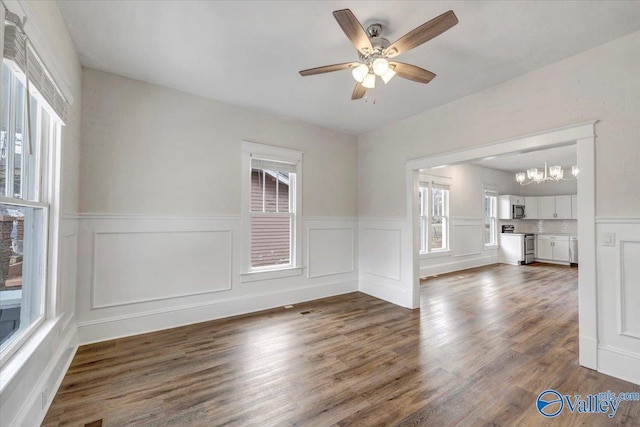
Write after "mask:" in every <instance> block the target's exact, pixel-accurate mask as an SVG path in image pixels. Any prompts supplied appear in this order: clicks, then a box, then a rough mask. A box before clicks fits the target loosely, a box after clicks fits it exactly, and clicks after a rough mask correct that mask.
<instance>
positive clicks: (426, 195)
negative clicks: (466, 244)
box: [418, 182, 449, 253]
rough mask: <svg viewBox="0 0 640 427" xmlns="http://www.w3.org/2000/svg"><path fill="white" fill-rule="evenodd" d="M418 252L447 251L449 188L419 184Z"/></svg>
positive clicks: (432, 184)
mask: <svg viewBox="0 0 640 427" xmlns="http://www.w3.org/2000/svg"><path fill="white" fill-rule="evenodd" d="M418 202H419V205H420V252H421V253H430V252H442V251H446V250H448V249H449V186H448V185H443V184H437V183H435V182H429V183H426V182H422V183H420V189H419V196H418Z"/></svg>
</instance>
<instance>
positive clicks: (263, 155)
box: [240, 141, 303, 283]
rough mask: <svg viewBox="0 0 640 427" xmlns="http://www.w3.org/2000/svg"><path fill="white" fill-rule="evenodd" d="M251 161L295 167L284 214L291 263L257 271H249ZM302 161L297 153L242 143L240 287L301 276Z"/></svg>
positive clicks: (301, 156) (259, 268)
mask: <svg viewBox="0 0 640 427" xmlns="http://www.w3.org/2000/svg"><path fill="white" fill-rule="evenodd" d="M252 158H258V159H263V160H271V161H276V162H285V163H290V164H294V165H296V172H295V174H296V175H295V183H294V185H293V191H291V190H290V193H289V197H290V209H289V210H290V211H291V212H289V213H287V215H289V216H290V218H291V226H290V227H291V237H290V260H291V262H290V263H289V264H282V265H270V266H260V267H252V265H251V235H252V233H251V218H252V216H253V215H254V214H256V213H252V212H251V159H252ZM302 158H303V153H302V152H301V151H297V150H291V149H288V148H282V147H275V146H271V145H266V144H259V143H255V142H248V141H243V142H242V168H241V173H242V233H241V234H242V244H241V246H242V264H241V273H240V278H241V281H242V282H243V283H244V282H253V281H259V280H267V279H275V278H282V277H290V276H298V275H301V274H302V221H301V213H302ZM282 214H284V213H282ZM258 215H259V214H258Z"/></svg>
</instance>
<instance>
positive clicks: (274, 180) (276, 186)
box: [251, 169, 295, 212]
mask: <svg viewBox="0 0 640 427" xmlns="http://www.w3.org/2000/svg"><path fill="white" fill-rule="evenodd" d="M294 175H295V174H293V173H288V172H278V171H272V170H264V169H252V171H251V212H289V204H290V202H289V186H290V178H291V177H292V176H294Z"/></svg>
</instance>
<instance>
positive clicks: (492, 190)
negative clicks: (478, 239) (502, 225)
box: [482, 185, 499, 250]
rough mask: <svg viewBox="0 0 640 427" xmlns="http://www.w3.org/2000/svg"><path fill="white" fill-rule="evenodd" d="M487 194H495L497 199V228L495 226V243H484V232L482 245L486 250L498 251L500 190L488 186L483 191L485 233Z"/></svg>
mask: <svg viewBox="0 0 640 427" xmlns="http://www.w3.org/2000/svg"><path fill="white" fill-rule="evenodd" d="M487 193H494V194H495V198H496V216H495V219H496V226H495V230H494V231H495V232H494V243H485V241H484V232H483V233H482V243H483V244H484V249H485V250H492V249H498V197H499V194H498V190H497V189H496V188H495V187H491V186H487V185H485V186H484V187H483V189H482V207H483V209H482V228H483V231H484V220H485V219H486V218H487V217H486V216H485V215H486V211H485V209H484V198H485V197H486V195H487Z"/></svg>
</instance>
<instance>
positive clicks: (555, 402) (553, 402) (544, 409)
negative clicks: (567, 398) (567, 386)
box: [536, 390, 564, 418]
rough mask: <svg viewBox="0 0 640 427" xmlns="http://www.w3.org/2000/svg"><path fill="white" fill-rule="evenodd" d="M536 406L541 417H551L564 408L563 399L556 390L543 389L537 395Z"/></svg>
mask: <svg viewBox="0 0 640 427" xmlns="http://www.w3.org/2000/svg"><path fill="white" fill-rule="evenodd" d="M536 407H537V408H538V412H540V414H541V415H542V416H543V417H547V418H553V417H555V416H557V415H559V414H560V412H562V410H563V409H564V400H563V399H562V395H561V394H560V393H558V392H557V391H555V390H545V391H543V392H542V393H540V394H539V395H538V399H537V400H536Z"/></svg>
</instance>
